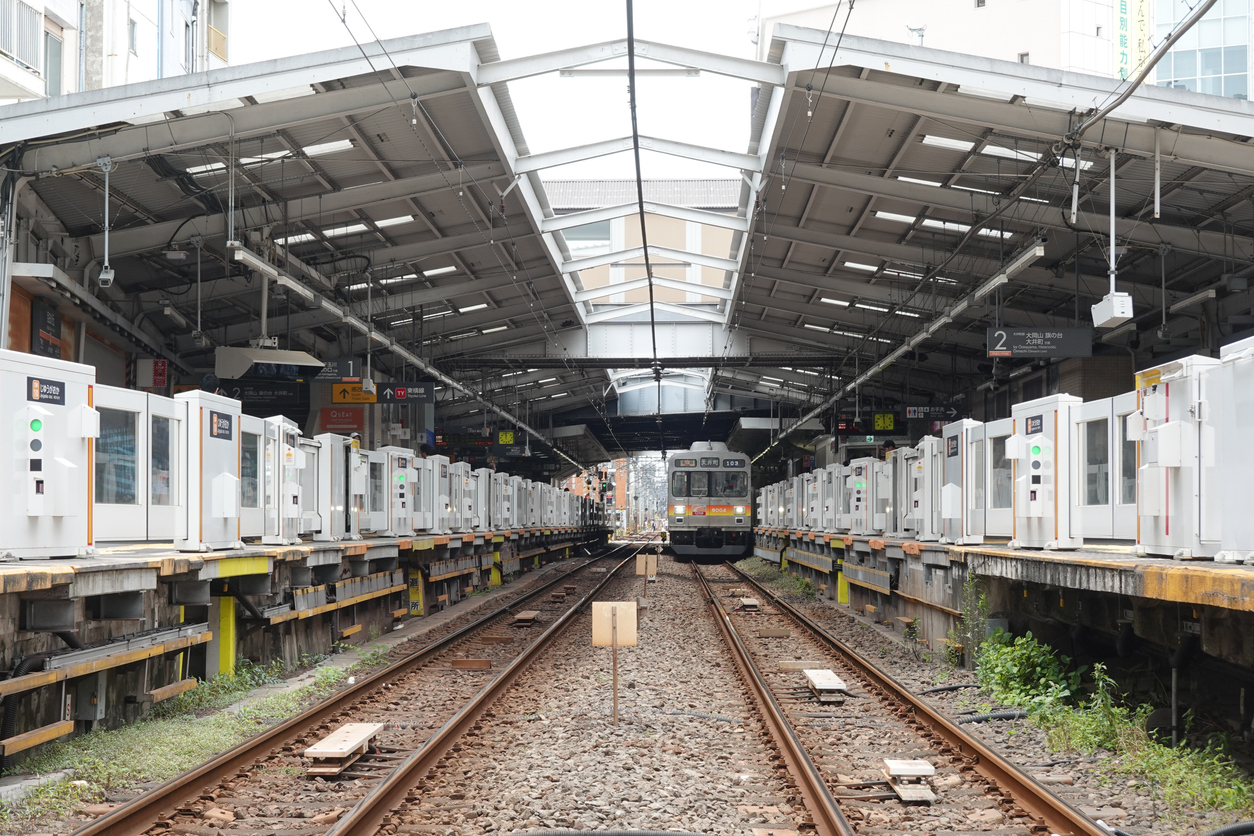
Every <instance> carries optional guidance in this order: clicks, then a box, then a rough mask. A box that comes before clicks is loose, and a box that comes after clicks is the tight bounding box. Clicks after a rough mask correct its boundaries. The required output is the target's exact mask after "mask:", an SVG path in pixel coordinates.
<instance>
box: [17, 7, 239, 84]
mask: <svg viewBox="0 0 1254 836" xmlns="http://www.w3.org/2000/svg"><path fill="white" fill-rule="evenodd" d="M229 21H230V3H229V0H38V1H37V2H31V1H29V0H0V101H15V100H24V99H36V98H43V97H45V96H58V95H61V94H62V93H73V92H78V91H81V90H96V89H99V88H101V87H113V86H115V85H119V84H129V83H132V82H136V81H150V80H153V79H158V78H166V77H169V76H174V75H183V74H185V73H193V72H201V71H204V70H211V69H217V68H218V67H224V66H226V65H227V63H228V57H229V53H228V38H227V33H228V32H229V31H230V26H229ZM82 33H85V35H83V34H82Z"/></svg>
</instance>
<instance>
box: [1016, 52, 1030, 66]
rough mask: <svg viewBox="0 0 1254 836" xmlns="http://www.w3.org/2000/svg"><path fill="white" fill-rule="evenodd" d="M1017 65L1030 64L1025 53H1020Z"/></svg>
mask: <svg viewBox="0 0 1254 836" xmlns="http://www.w3.org/2000/svg"><path fill="white" fill-rule="evenodd" d="M1019 63H1020V64H1030V63H1032V62H1031V61H1029V60H1028V53H1026V52H1020V53H1019Z"/></svg>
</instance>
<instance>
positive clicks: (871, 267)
mask: <svg viewBox="0 0 1254 836" xmlns="http://www.w3.org/2000/svg"><path fill="white" fill-rule="evenodd" d="M845 266H846V267H849V268H851V269H853V270H868V271H870V272H872V273H874V272H875V271H876V270H878V269H880V268H879V267H876V266H875V265H874V264H859V263H858V262H856V261H846V262H845Z"/></svg>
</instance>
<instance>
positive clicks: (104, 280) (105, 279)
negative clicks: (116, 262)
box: [97, 267, 113, 287]
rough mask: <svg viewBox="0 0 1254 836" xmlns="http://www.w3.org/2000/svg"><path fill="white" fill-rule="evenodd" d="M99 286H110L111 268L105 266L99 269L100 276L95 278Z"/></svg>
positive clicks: (111, 282)
mask: <svg viewBox="0 0 1254 836" xmlns="http://www.w3.org/2000/svg"><path fill="white" fill-rule="evenodd" d="M97 281H99V282H100V286H101V287H112V285H113V268H112V267H105V268H104V269H103V270H101V271H100V278H99V279H97Z"/></svg>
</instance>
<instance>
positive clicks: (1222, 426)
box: [1209, 339, 1254, 564]
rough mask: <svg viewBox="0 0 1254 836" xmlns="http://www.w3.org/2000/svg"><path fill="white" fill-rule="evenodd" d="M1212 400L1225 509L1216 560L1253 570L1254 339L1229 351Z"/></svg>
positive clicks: (1216, 378) (1214, 377)
mask: <svg viewBox="0 0 1254 836" xmlns="http://www.w3.org/2000/svg"><path fill="white" fill-rule="evenodd" d="M1211 383H1212V385H1211V386H1210V389H1211V392H1212V398H1213V399H1215V400H1216V401H1217V403H1216V408H1215V417H1216V421H1217V423H1218V426H1217V427H1216V432H1217V436H1218V437H1217V442H1216V447H1217V448H1218V449H1219V450H1222V451H1223V456H1222V457H1221V458H1220V460H1219V472H1218V474H1217V475H1218V478H1217V480H1216V483H1217V484H1218V491H1219V496H1218V497H1215V496H1214V494H1211V495H1210V497H1209V498H1210V499H1211V501H1212V502H1213V501H1218V502H1219V503H1220V504H1221V510H1222V513H1223V517H1222V524H1221V525H1222V533H1221V536H1220V550H1219V551H1218V552H1217V553H1216V554H1215V560H1217V561H1221V562H1224V563H1247V564H1254V514H1251V513H1250V496H1249V482H1250V474H1251V473H1254V444H1250V438H1251V437H1254V339H1251V340H1242V341H1240V342H1238V343H1236V344H1235V345H1230V346H1225V348H1224V349H1223V350H1221V352H1220V365H1219V368H1218V369H1216V370H1215V371H1213V372H1211Z"/></svg>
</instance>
